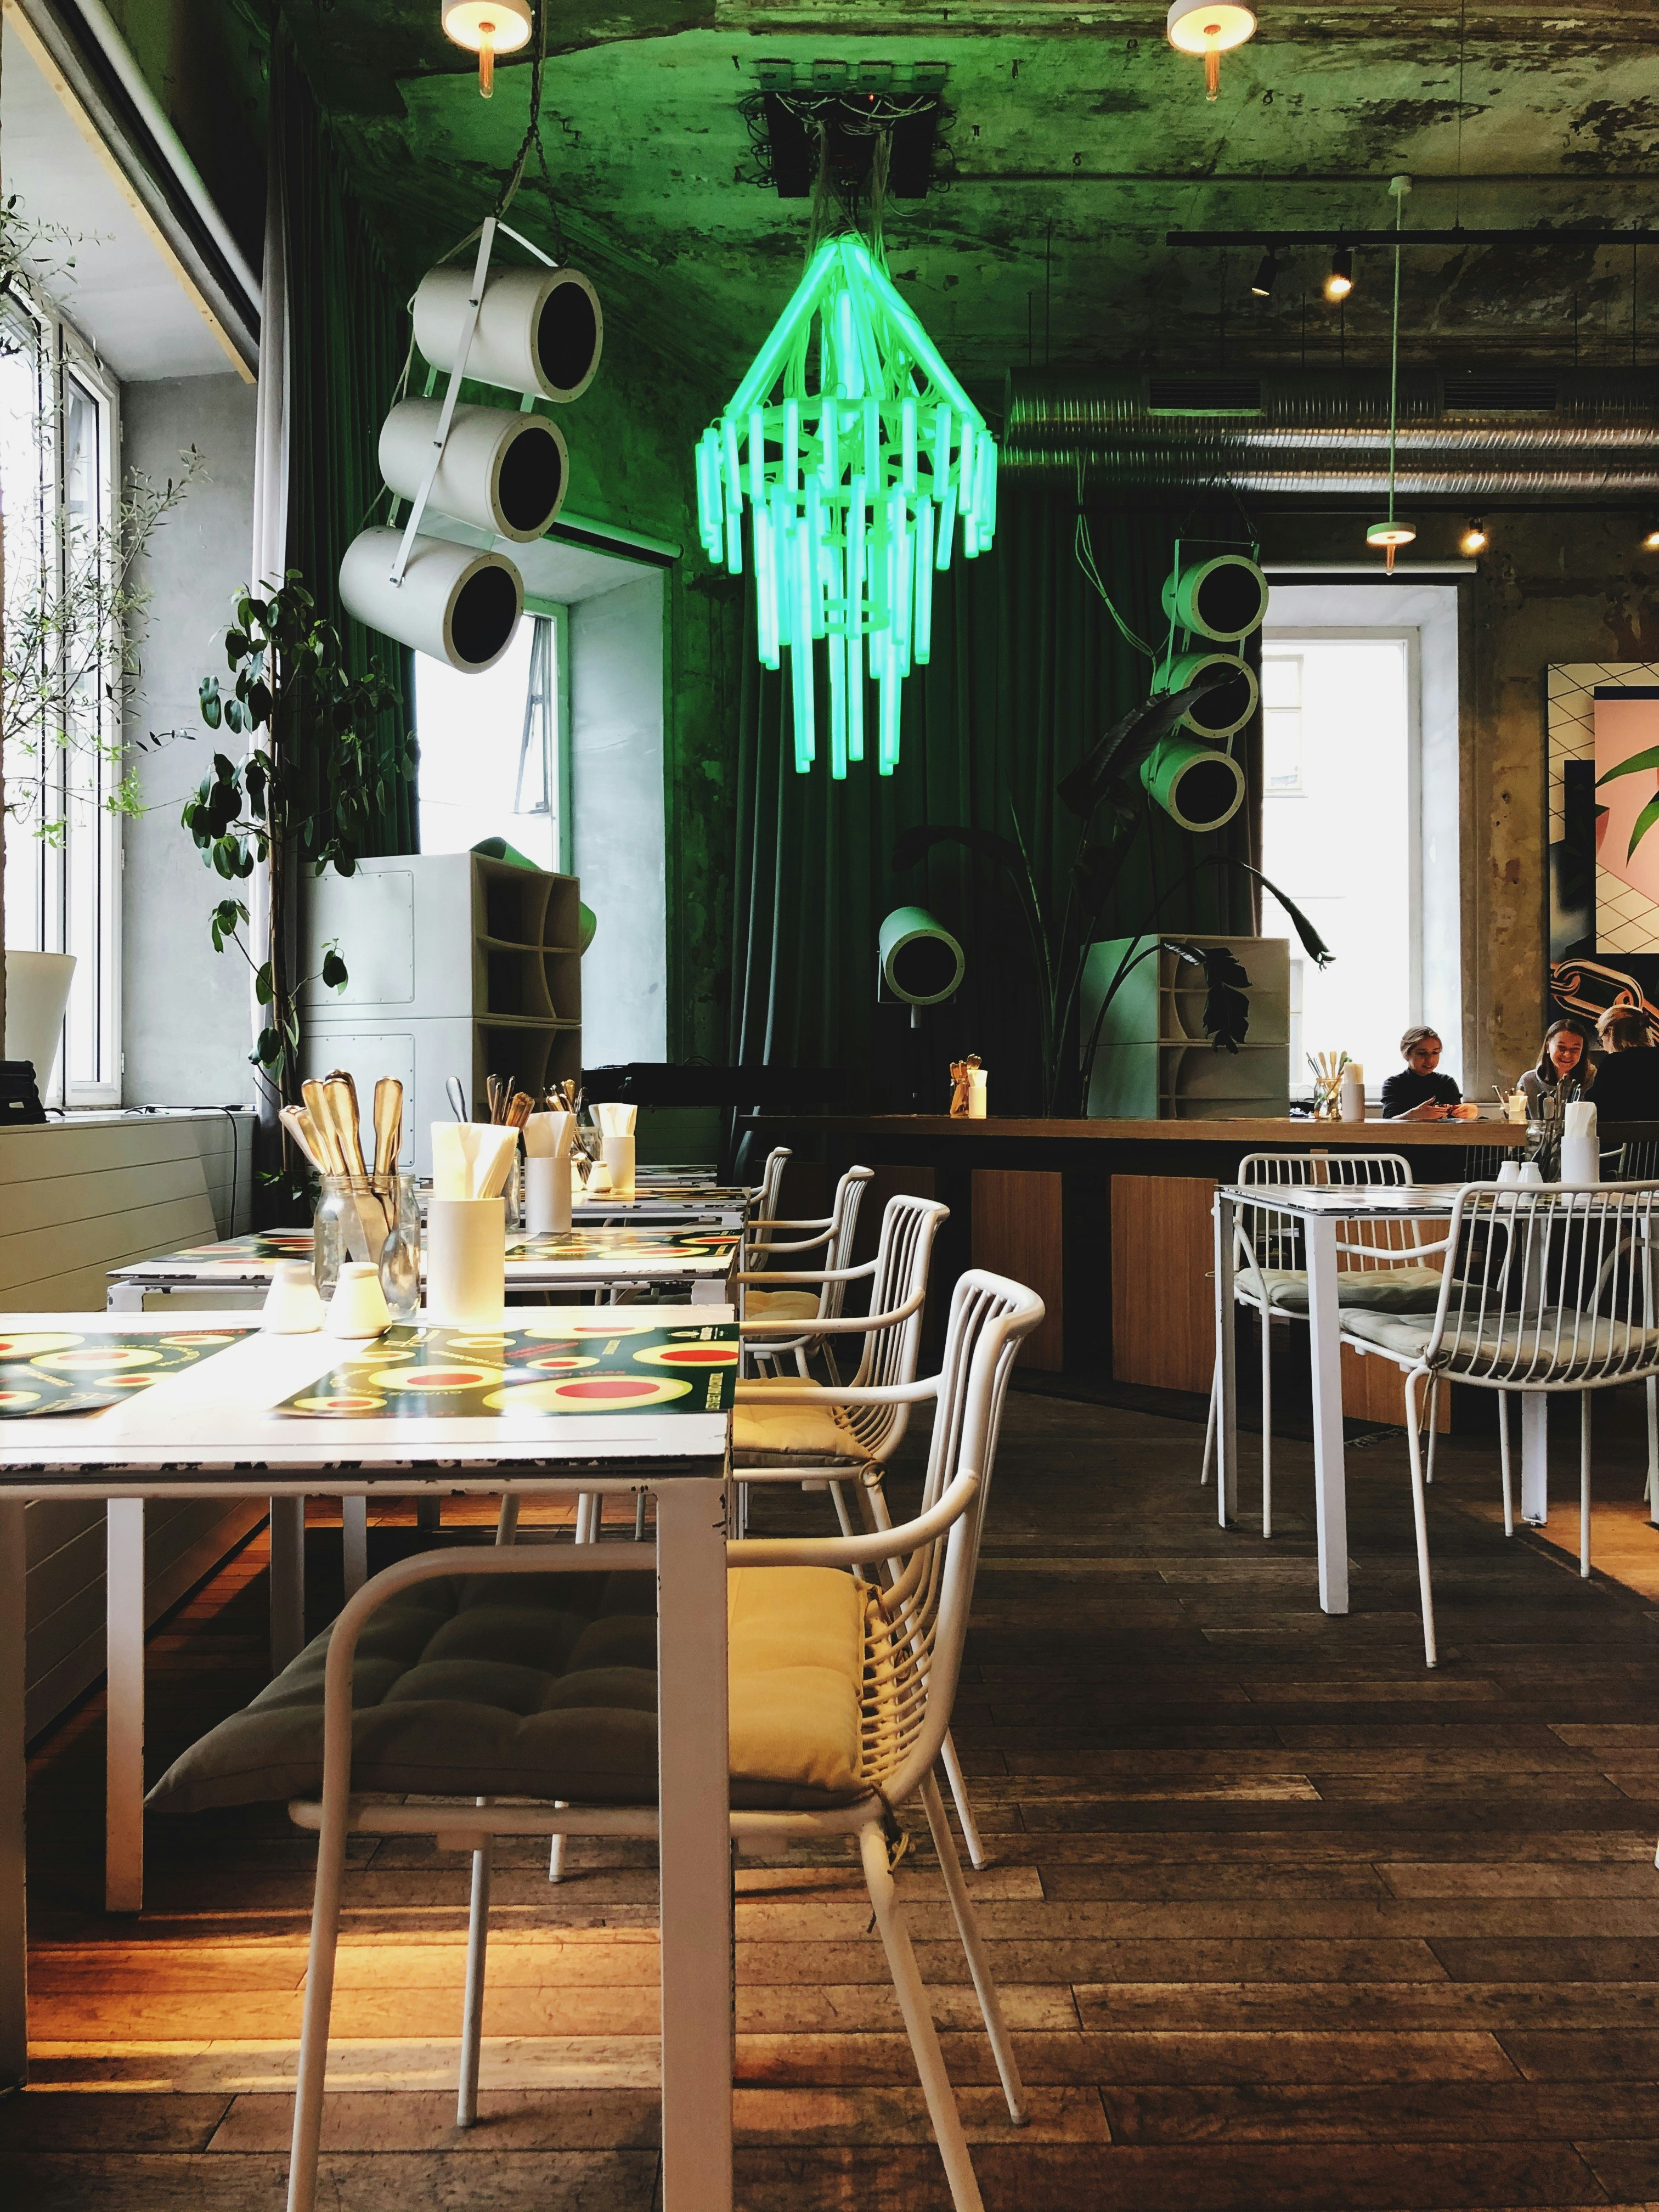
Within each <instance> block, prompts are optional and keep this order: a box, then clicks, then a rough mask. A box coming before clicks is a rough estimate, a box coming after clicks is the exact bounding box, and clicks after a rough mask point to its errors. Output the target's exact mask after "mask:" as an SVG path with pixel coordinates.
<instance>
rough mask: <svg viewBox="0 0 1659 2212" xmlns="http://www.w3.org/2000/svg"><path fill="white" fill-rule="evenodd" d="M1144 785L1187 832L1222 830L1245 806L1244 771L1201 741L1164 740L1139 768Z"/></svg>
mask: <svg viewBox="0 0 1659 2212" xmlns="http://www.w3.org/2000/svg"><path fill="white" fill-rule="evenodd" d="M1140 781H1142V783H1143V784H1145V785H1146V788H1147V790H1148V791H1149V792H1150V793H1152V797H1153V798H1154V799H1156V800H1157V801H1158V805H1160V806H1161V807H1162V808H1163V809H1164V812H1165V813H1166V814H1167V815H1168V816H1169V817H1170V820H1171V821H1172V822H1175V823H1178V824H1179V825H1180V827H1181V828H1182V829H1221V828H1222V827H1223V825H1224V824H1225V823H1229V822H1231V820H1232V818H1233V817H1234V815H1235V814H1237V811H1238V810H1239V808H1240V807H1241V806H1242V805H1243V803H1244V771H1243V769H1242V768H1240V766H1239V764H1238V763H1237V761H1236V760H1235V759H1234V758H1233V757H1232V756H1231V753H1224V752H1222V751H1221V750H1219V749H1218V747H1216V746H1214V745H1206V744H1205V743H1204V742H1203V740H1202V739H1201V738H1187V737H1179V736H1177V737H1173V738H1164V742H1163V744H1160V745H1155V746H1154V747H1153V749H1152V751H1151V752H1150V753H1149V754H1148V755H1147V757H1146V760H1145V761H1144V762H1143V763H1141V769H1140Z"/></svg>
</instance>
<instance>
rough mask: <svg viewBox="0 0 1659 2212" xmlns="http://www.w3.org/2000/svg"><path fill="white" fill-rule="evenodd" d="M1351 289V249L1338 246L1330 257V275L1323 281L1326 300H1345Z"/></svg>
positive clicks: (1350, 247)
mask: <svg viewBox="0 0 1659 2212" xmlns="http://www.w3.org/2000/svg"><path fill="white" fill-rule="evenodd" d="M1352 289H1353V248H1352V246H1338V247H1337V249H1336V251H1335V252H1334V253H1333V254H1332V256H1331V273H1330V275H1329V276H1328V277H1327V278H1326V279H1325V297H1326V298H1327V299H1328V300H1331V301H1336V300H1346V298H1347V296H1348V295H1349V293H1350V292H1352Z"/></svg>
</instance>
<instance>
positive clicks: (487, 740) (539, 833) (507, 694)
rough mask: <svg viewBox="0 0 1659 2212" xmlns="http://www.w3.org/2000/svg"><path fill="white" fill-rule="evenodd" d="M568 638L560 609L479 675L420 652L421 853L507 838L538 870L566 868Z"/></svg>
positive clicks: (535, 620) (532, 620) (539, 618)
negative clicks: (469, 674)
mask: <svg viewBox="0 0 1659 2212" xmlns="http://www.w3.org/2000/svg"><path fill="white" fill-rule="evenodd" d="M568 635H569V630H568V625H567V622H566V613H565V610H564V609H563V608H562V607H559V608H556V609H555V610H554V611H553V612H552V613H550V614H545V615H535V616H531V617H526V620H525V621H523V622H521V623H520V624H519V629H518V635H517V636H516V637H514V639H513V642H512V644H511V645H510V646H509V647H507V651H506V653H503V654H502V656H501V659H499V660H498V661H497V662H496V663H495V666H494V667H493V668H491V669H489V670H487V671H485V673H484V674H483V675H482V676H464V675H462V674H460V673H459V671H457V670H455V669H453V668H448V667H446V666H445V665H444V664H443V662H441V661H439V660H432V659H428V657H427V655H426V654H425V653H417V654H416V659H415V735H416V738H417V739H418V741H419V744H420V748H421V767H420V784H419V790H420V805H421V850H422V852H423V853H465V852H466V851H468V850H470V848H471V847H472V846H474V845H476V844H477V843H478V842H479V841H480V840H481V839H482V838H484V837H505V838H506V840H507V843H508V844H509V845H512V846H513V847H514V848H516V849H517V850H518V851H519V852H520V853H522V854H524V856H525V858H526V860H533V861H534V862H535V863H536V865H537V866H538V867H539V868H558V869H562V870H568V868H569V866H570V819H569V806H568V797H567V794H568V790H569V767H568V760H569V755H568V742H567V735H566V732H567V726H568V714H567V713H566V706H565V702H566V700H567V698H568V689H569V686H568V675H567V668H566V659H567V648H566V641H567V639H568Z"/></svg>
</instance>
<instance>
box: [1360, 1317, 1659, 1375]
mask: <svg viewBox="0 0 1659 2212" xmlns="http://www.w3.org/2000/svg"><path fill="white" fill-rule="evenodd" d="M1456 1318H1457V1317H1456V1314H1455V1311H1454V1312H1452V1313H1450V1314H1449V1315H1448V1316H1447V1328H1446V1334H1445V1335H1444V1337H1443V1339H1442V1340H1441V1342H1440V1346H1439V1347H1438V1349H1437V1352H1436V1353H1435V1356H1434V1364H1435V1366H1436V1368H1437V1369H1442V1370H1450V1372H1451V1373H1452V1374H1453V1375H1454V1376H1455V1375H1456V1374H1457V1373H1458V1372H1459V1371H1460V1370H1462V1371H1463V1372H1465V1373H1470V1372H1472V1373H1473V1374H1474V1376H1477V1377H1480V1376H1485V1375H1486V1374H1488V1373H1489V1372H1490V1370H1491V1369H1492V1367H1493V1366H1494V1365H1496V1366H1498V1367H1499V1368H1500V1369H1504V1370H1507V1369H1510V1368H1511V1367H1515V1368H1516V1382H1515V1383H1514V1384H1513V1385H1512V1386H1511V1387H1512V1388H1514V1389H1517V1390H1518V1389H1524V1388H1525V1383H1526V1375H1527V1373H1528V1371H1530V1370H1534V1369H1535V1370H1537V1371H1538V1372H1539V1373H1540V1374H1542V1373H1544V1372H1546V1371H1552V1370H1553V1371H1557V1372H1558V1373H1559V1377H1560V1378H1562V1379H1566V1380H1569V1381H1570V1380H1571V1377H1572V1376H1573V1374H1574V1373H1576V1372H1578V1371H1584V1370H1589V1369H1590V1368H1592V1367H1595V1366H1598V1365H1600V1364H1601V1363H1602V1362H1603V1361H1605V1360H1607V1359H1613V1360H1618V1361H1628V1362H1629V1364H1631V1365H1632V1366H1633V1367H1640V1366H1642V1365H1644V1364H1645V1363H1646V1362H1647V1361H1648V1360H1649V1359H1650V1358H1652V1356H1653V1354H1654V1352H1655V1350H1656V1348H1659V1331H1656V1330H1653V1329H1641V1328H1626V1326H1625V1325H1624V1323H1623V1322H1613V1321H1607V1320H1605V1319H1600V1320H1597V1319H1593V1318H1592V1317H1591V1316H1589V1315H1588V1314H1573V1313H1571V1312H1565V1313H1560V1314H1558V1313H1557V1311H1556V1310H1554V1309H1553V1308H1549V1309H1547V1310H1545V1312H1544V1313H1543V1314H1541V1315H1540V1316H1534V1318H1532V1319H1530V1320H1529V1321H1528V1322H1527V1324H1526V1326H1525V1327H1524V1328H1517V1327H1516V1325H1515V1323H1513V1322H1511V1323H1510V1326H1509V1327H1507V1328H1505V1329H1504V1331H1503V1334H1502V1339H1501V1341H1500V1339H1499V1335H1498V1329H1497V1328H1496V1327H1495V1326H1494V1325H1493V1323H1492V1322H1486V1325H1485V1326H1484V1327H1477V1326H1476V1324H1475V1322H1474V1319H1473V1317H1471V1318H1470V1319H1469V1320H1468V1321H1467V1322H1465V1323H1464V1325H1463V1327H1462V1329H1461V1330H1460V1329H1458V1328H1456V1326H1455V1323H1456ZM1342 1334H1344V1335H1345V1336H1347V1337H1359V1338H1361V1339H1363V1340H1364V1341H1365V1342H1366V1343H1368V1344H1374V1345H1376V1346H1377V1348H1378V1349H1379V1351H1383V1352H1388V1353H1389V1354H1390V1355H1391V1356H1392V1357H1393V1358H1395V1359H1407V1360H1413V1361H1416V1360H1420V1359H1421V1358H1423V1356H1424V1354H1425V1352H1426V1351H1427V1349H1428V1345H1429V1339H1430V1337H1431V1335H1432V1334H1433V1323H1432V1322H1431V1321H1429V1320H1426V1319H1424V1318H1421V1317H1413V1316H1409V1315H1406V1314H1388V1313H1366V1312H1357V1313H1345V1314H1344V1316H1343V1317H1342ZM1494 1379H1497V1378H1494Z"/></svg>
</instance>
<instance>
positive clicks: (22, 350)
mask: <svg viewBox="0 0 1659 2212" xmlns="http://www.w3.org/2000/svg"><path fill="white" fill-rule="evenodd" d="M118 397H119V394H118V386H116V384H115V383H114V381H113V380H112V379H111V378H110V377H109V376H108V375H107V374H106V373H105V372H104V371H103V369H102V368H100V366H99V364H98V362H97V361H96V360H95V358H94V356H93V354H92V352H91V350H90V349H89V348H88V347H87V346H86V345H85V344H84V343H82V341H81V339H80V338H79V337H78V336H77V334H76V331H74V330H73V328H72V327H71V326H70V325H69V324H68V323H66V322H65V321H64V319H62V317H60V316H59V315H58V314H57V313H55V312H54V311H53V310H52V308H51V307H49V306H47V305H46V304H44V303H35V302H33V301H22V300H21V299H17V298H15V297H14V298H12V299H10V300H9V301H7V302H6V303H5V305H4V307H3V308H0V514H3V525H4V533H5V613H6V644H5V676H6V682H5V702H6V703H5V709H4V740H5V778H6V823H5V837H6V878H5V902H6V914H5V929H6V943H7V945H9V947H10V948H12V949H13V950H15V951H42V952H70V953H73V954H74V956H75V959H76V969H75V975H74V981H73V982H72V983H71V986H70V1001H69V1015H68V1018H67V1021H66V1022H65V1024H64V1048H63V1050H62V1052H61V1053H60V1054H59V1055H58V1065H57V1069H56V1072H55V1074H54V1077H53V1080H52V1096H53V1097H55V1098H57V1099H58V1100H60V1101H62V1102H63V1103H67V1104H70V1105H103V1104H114V1103H118V1102H119V1099H120V1096H121V1052H120V1034H121V1028H120V973H121V957H120V903H121V901H120V866H121V844H120V817H119V814H118V812H117V811H114V809H113V808H112V804H111V802H112V799H114V797H115V795H116V793H117V791H118V787H119V786H120V783H121V779H122V767H121V707H122V696H123V683H122V677H123V671H124V666H125V659H124V645H123V641H122V639H121V638H120V636H119V635H118V632H117V629H116V627H115V624H114V622H113V620H112V606H113V605H114V604H115V602H116V599H117V594H118V579H117V578H116V576H115V574H114V573H113V559H112V532H113V530H114V529H115V527H116V526H117V523H118V516H117V512H116V509H117V483H118V465H119V458H118V450H117V448H118V436H119V415H118Z"/></svg>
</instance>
